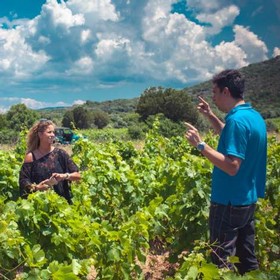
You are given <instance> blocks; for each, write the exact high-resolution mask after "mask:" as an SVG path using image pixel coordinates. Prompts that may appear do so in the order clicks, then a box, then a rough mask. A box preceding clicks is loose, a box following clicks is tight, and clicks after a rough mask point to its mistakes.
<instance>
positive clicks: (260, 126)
mask: <svg viewBox="0 0 280 280" xmlns="http://www.w3.org/2000/svg"><path fill="white" fill-rule="evenodd" d="M212 82H213V101H214V103H215V105H216V106H217V107H218V109H219V110H221V111H223V112H225V113H227V115H226V117H225V124H224V123H223V122H222V121H220V120H219V119H218V118H217V116H216V115H215V114H214V113H213V112H212V110H211V108H210V106H209V104H208V103H207V102H206V101H205V100H204V99H203V98H201V97H199V99H200V103H199V105H198V110H199V111H200V112H201V113H202V114H203V115H204V116H206V117H207V118H208V120H209V121H210V123H211V125H212V126H213V128H214V131H215V132H216V133H218V134H219V135H220V139H219V144H218V148H217V150H215V149H213V148H212V147H210V146H209V145H207V143H204V142H203V141H202V139H201V136H200V134H199V132H198V130H197V129H196V128H195V127H193V126H192V125H190V124H188V123H186V125H187V126H188V130H187V132H186V136H185V137H186V139H187V140H188V141H189V143H190V144H191V145H193V146H195V147H197V148H198V150H199V151H201V153H202V154H203V155H204V156H205V157H206V158H207V159H208V160H210V161H211V162H212V163H213V165H214V170H213V173H212V189H211V205H210V214H209V227H210V242H211V244H212V248H213V250H212V253H211V257H212V261H213V263H215V264H217V265H218V266H219V267H225V266H227V267H229V268H232V264H230V263H229V262H228V257H229V256H233V255H236V256H237V257H238V258H239V262H240V263H238V264H236V266H237V268H238V271H239V273H240V274H244V273H246V272H248V271H251V270H255V269H258V261H257V259H256V256H255V250H254V248H255V245H254V240H255V229H254V211H255V203H256V201H257V199H258V197H264V191H265V180H266V155H267V134H266V126H265V122H264V120H263V118H262V117H261V115H260V114H259V113H258V112H256V111H255V110H254V109H253V108H252V107H251V105H250V104H249V103H245V101H244V99H243V93H244V84H245V81H244V79H243V77H242V76H241V74H240V73H239V72H238V71H236V70H225V71H222V72H221V73H219V74H218V75H216V76H214V78H213V80H212Z"/></svg>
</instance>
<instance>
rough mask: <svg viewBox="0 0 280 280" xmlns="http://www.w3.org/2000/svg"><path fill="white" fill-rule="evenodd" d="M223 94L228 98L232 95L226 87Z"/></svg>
mask: <svg viewBox="0 0 280 280" xmlns="http://www.w3.org/2000/svg"><path fill="white" fill-rule="evenodd" d="M223 94H224V95H227V96H229V97H230V96H231V93H230V91H229V89H228V87H224V90H223Z"/></svg>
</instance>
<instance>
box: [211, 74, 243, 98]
mask: <svg viewBox="0 0 280 280" xmlns="http://www.w3.org/2000/svg"><path fill="white" fill-rule="evenodd" d="M212 82H213V83H214V84H216V85H217V86H218V87H219V89H220V90H221V91H222V90H223V89H224V88H225V87H227V88H228V89H229V91H230V94H231V96H232V97H233V98H236V99H237V98H242V99H243V98H244V89H245V79H244V78H243V77H242V75H241V73H240V72H239V71H237V70H233V69H228V70H224V71H222V72H220V73H219V74H217V75H215V76H214V77H213V79H212Z"/></svg>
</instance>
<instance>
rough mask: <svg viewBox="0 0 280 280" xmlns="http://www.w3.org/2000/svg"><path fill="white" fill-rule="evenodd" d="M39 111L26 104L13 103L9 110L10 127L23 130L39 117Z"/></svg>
mask: <svg viewBox="0 0 280 280" xmlns="http://www.w3.org/2000/svg"><path fill="white" fill-rule="evenodd" d="M39 117H40V116H39V113H38V112H36V111H34V110H31V109H28V108H27V107H26V105H25V104H16V105H13V106H12V107H11V108H10V110H9V111H8V112H7V116H6V118H7V121H8V128H10V129H13V130H17V131H21V130H22V129H25V128H30V127H31V126H32V125H33V124H34V123H35V122H36V121H37V120H38V119H39Z"/></svg>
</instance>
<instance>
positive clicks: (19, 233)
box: [0, 121, 280, 280]
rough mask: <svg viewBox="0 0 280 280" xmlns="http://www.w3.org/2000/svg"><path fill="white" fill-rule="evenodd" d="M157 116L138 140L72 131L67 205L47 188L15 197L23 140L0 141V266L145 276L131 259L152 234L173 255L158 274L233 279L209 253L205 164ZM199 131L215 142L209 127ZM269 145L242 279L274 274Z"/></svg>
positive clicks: (62, 274)
mask: <svg viewBox="0 0 280 280" xmlns="http://www.w3.org/2000/svg"><path fill="white" fill-rule="evenodd" d="M159 126H160V122H159V121H156V122H154V124H153V128H152V130H150V131H149V132H148V133H147V136H146V139H145V146H144V147H143V149H142V150H136V149H135V148H134V146H133V145H132V144H131V143H124V142H120V141H115V140H112V141H109V142H104V143H101V144H96V143H92V142H90V141H89V140H88V139H81V140H79V141H77V142H76V144H75V146H74V147H73V155H72V156H73V159H74V161H75V162H76V163H77V164H78V165H79V167H80V170H82V181H81V182H80V183H76V184H73V185H72V191H73V194H74V198H73V202H74V204H73V205H69V204H68V203H67V202H66V200H64V199H63V198H62V197H59V196H58V195H57V194H56V193H54V192H53V191H52V190H48V191H45V192H36V193H34V194H31V195H30V196H29V197H28V199H21V198H18V186H17V180H18V171H19V168H20V165H21V163H22V154H23V151H24V145H25V143H24V141H22V142H21V144H19V146H18V147H17V152H18V153H17V154H16V153H7V152H3V151H1V153H0V161H1V165H2V166H5V168H3V169H2V171H1V172H2V173H1V174H0V177H1V182H0V183H1V193H0V242H1V247H0V276H1V277H2V278H3V279H14V278H15V277H16V279H58V280H62V279H87V277H89V274H90V273H93V274H94V275H95V276H94V278H92V279H145V275H144V272H143V270H142V269H141V266H140V265H139V262H140V263H144V262H145V259H146V255H147V251H148V250H151V248H152V247H153V244H155V242H156V241H157V242H160V244H161V246H162V248H164V250H168V251H169V252H170V260H169V261H170V262H171V261H174V262H176V263H177V269H176V271H175V272H174V273H173V275H168V276H167V275H166V279H239V278H240V279H241V276H239V275H236V274H235V273H233V272H231V271H228V270H218V269H217V268H216V267H215V266H214V265H212V264H211V263H210V261H209V244H207V242H206V241H207V240H208V237H207V223H208V207H209V194H210V177H211V172H212V165H211V164H210V163H209V162H208V161H207V160H205V159H204V158H203V157H202V156H201V154H200V153H199V152H198V151H197V150H196V149H194V148H193V147H191V146H190V145H189V144H188V143H187V141H185V139H184V138H183V137H172V138H169V139H168V138H164V137H163V136H161V135H160V134H159V133H158V131H159ZM206 141H207V143H209V144H210V145H211V146H215V145H216V143H217V139H216V138H215V137H213V135H212V134H208V135H206ZM279 147H280V145H279V142H278V141H277V140H276V139H275V138H270V139H269V153H268V180H267V198H266V199H265V200H260V201H259V203H258V210H257V215H256V229H257V248H256V252H257V256H258V258H259V260H260V264H261V270H260V271H255V272H252V273H249V274H246V275H245V276H244V277H243V278H242V279H275V280H276V279H277V273H278V271H279V242H278V241H279V231H278V229H279V206H280V205H279V201H280V197H279V185H280V184H279V178H280V176H279V170H280V168H279V163H280V160H279V155H280V150H279V149H280V148H279ZM136 259H137V260H138V261H136ZM232 261H233V262H235V261H236V260H235V259H233V260H232Z"/></svg>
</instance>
